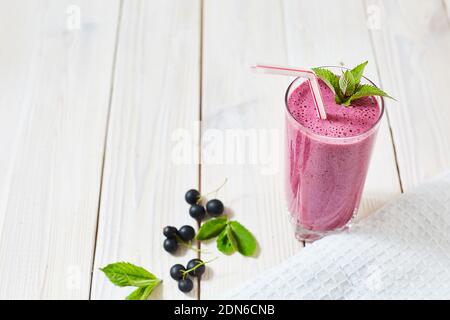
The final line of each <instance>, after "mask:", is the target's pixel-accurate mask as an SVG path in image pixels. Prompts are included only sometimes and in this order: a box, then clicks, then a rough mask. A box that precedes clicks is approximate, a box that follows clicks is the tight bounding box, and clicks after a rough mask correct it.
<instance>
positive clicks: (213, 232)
mask: <svg viewBox="0 0 450 320" xmlns="http://www.w3.org/2000/svg"><path fill="white" fill-rule="evenodd" d="M226 225H227V217H220V218H216V219H212V220H209V221H208V222H206V223H204V224H203V225H202V226H201V227H200V230H198V233H197V237H196V238H197V240H208V239H212V238H214V237H216V236H218V235H219V234H220V233H221V232H222V230H223V229H224V228H225V227H226Z"/></svg>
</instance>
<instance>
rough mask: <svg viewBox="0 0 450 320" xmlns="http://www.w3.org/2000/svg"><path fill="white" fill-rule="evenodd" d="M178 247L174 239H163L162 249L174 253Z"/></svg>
mask: <svg viewBox="0 0 450 320" xmlns="http://www.w3.org/2000/svg"><path fill="white" fill-rule="evenodd" d="M177 249H178V243H177V240H176V239H170V238H167V239H166V240H164V250H166V251H167V252H170V253H174V252H175V251H177Z"/></svg>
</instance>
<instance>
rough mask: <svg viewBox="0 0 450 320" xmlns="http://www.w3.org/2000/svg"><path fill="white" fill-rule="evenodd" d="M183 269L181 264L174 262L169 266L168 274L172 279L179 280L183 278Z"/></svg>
mask: <svg viewBox="0 0 450 320" xmlns="http://www.w3.org/2000/svg"><path fill="white" fill-rule="evenodd" d="M183 271H186V268H185V267H184V266H182V265H181V264H175V265H173V266H172V268H170V276H171V277H172V279H173V280H177V281H178V280H181V279H183Z"/></svg>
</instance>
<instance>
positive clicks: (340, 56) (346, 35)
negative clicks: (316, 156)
mask: <svg viewBox="0 0 450 320" xmlns="http://www.w3.org/2000/svg"><path fill="white" fill-rule="evenodd" d="M283 3H284V15H285V20H284V21H285V32H286V35H287V36H286V38H287V47H288V54H289V64H290V65H294V66H296V65H298V66H303V65H305V66H323V65H341V64H343V65H344V66H347V67H350V68H352V67H354V66H356V65H357V64H359V63H361V62H363V61H366V60H368V61H369V64H368V66H367V68H366V71H365V75H367V77H368V78H370V79H372V81H374V82H375V83H380V82H379V79H378V74H377V66H376V60H375V57H374V55H373V50H372V46H371V42H370V34H369V30H368V16H367V14H368V13H366V10H365V7H364V5H363V3H362V2H361V1H359V0H346V1H332V0H318V1H295V0H284V1H283ZM344 16H345V17H346V18H345V19H343V18H342V17H344ZM331 30H333V31H332V32H331ZM390 89H391V88H390V87H386V91H388V92H391V90H390ZM386 105H387V106H386V109H387V112H389V111H390V110H391V109H393V108H396V105H395V104H394V103H393V102H392V101H389V100H387V101H386ZM380 175H382V176H383V178H382V179H380ZM399 193H400V185H399V179H398V173H397V169H396V162H395V156H394V150H393V146H392V139H391V135H390V131H389V124H388V119H387V117H386V116H385V117H384V119H383V121H382V124H381V126H380V129H379V132H378V137H377V142H376V145H375V148H374V151H373V155H372V160H371V164H370V168H369V173H368V176H367V180H366V184H365V188H364V194H363V198H362V201H361V205H360V210H359V212H358V218H360V217H364V216H366V215H368V214H370V213H371V212H373V211H375V210H376V209H378V208H380V207H381V206H382V205H383V204H385V203H386V202H387V201H388V200H390V199H392V198H393V197H395V195H397V194H399Z"/></svg>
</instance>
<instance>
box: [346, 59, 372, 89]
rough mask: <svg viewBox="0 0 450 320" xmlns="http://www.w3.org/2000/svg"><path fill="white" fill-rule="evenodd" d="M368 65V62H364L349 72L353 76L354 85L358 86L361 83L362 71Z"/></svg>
mask: <svg viewBox="0 0 450 320" xmlns="http://www.w3.org/2000/svg"><path fill="white" fill-rule="evenodd" d="M368 63H369V61H365V62H363V63H361V64H358V65H357V66H356V67H354V68H353V69H352V70H350V72H351V73H352V75H353V78H354V79H355V83H356V84H359V82H360V81H361V77H362V75H363V73H364V69H365V68H366V66H367V64H368Z"/></svg>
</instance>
